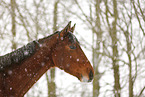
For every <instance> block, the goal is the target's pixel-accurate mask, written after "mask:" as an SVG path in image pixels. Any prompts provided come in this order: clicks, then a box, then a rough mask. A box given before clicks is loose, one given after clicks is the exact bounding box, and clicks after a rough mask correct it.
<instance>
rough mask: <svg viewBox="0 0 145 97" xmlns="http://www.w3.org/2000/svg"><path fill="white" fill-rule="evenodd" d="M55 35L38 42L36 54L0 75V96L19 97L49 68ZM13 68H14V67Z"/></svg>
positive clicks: (55, 40)
mask: <svg viewBox="0 0 145 97" xmlns="http://www.w3.org/2000/svg"><path fill="white" fill-rule="evenodd" d="M57 36H58V35H57V34H55V35H53V36H51V37H48V38H44V39H40V40H38V44H39V46H38V47H37V48H36V52H35V53H34V54H33V55H31V56H30V57H28V58H27V59H25V60H24V61H23V62H21V63H19V65H15V64H12V65H13V68H11V69H7V70H5V72H4V73H3V74H2V73H1V74H0V77H2V79H0V83H1V85H0V96H1V95H2V96H14V97H21V96H24V94H25V93H26V92H27V91H28V90H29V89H30V88H31V87H32V86H33V84H34V83H35V82H36V81H37V80H38V79H39V78H40V77H41V76H42V75H43V74H44V73H45V72H46V71H47V70H48V69H49V68H51V67H53V66H54V64H53V61H52V59H51V50H52V49H53V47H54V46H55V45H56V44H57ZM14 66H15V67H14Z"/></svg>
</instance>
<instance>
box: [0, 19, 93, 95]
mask: <svg viewBox="0 0 145 97" xmlns="http://www.w3.org/2000/svg"><path fill="white" fill-rule="evenodd" d="M74 27H75V26H73V27H72V28H71V22H69V23H68V25H67V26H66V27H65V28H64V29H63V30H62V31H57V32H56V33H54V34H52V35H50V36H48V37H45V38H42V39H40V40H38V41H33V42H31V43H28V44H27V45H26V46H23V47H22V48H19V49H17V50H16V51H14V52H11V53H9V54H6V55H4V56H0V97H22V96H24V94H25V93H26V92H27V91H28V90H29V89H30V88H31V87H32V86H33V84H34V83H35V82H36V81H37V80H38V79H39V78H40V77H41V76H42V75H43V74H44V73H45V72H46V71H47V70H48V69H50V68H51V67H58V68H60V69H62V70H64V71H65V72H67V73H69V74H72V75H74V76H76V77H77V78H78V79H79V80H80V81H85V82H86V81H87V82H90V81H91V80H92V79H93V75H94V70H93V68H92V66H91V64H90V62H89V61H88V59H87V57H86V56H85V54H84V53H83V51H82V49H81V48H80V45H79V42H78V40H77V39H76V37H75V36H74V35H73V34H72V33H73V31H74Z"/></svg>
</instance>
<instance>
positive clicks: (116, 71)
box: [110, 0, 121, 97]
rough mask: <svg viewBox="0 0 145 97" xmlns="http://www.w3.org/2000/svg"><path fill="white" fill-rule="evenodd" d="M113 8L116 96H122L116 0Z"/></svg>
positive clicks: (112, 32)
mask: <svg viewBox="0 0 145 97" xmlns="http://www.w3.org/2000/svg"><path fill="white" fill-rule="evenodd" d="M113 9H114V15H113V16H114V21H113V22H112V28H111V29H112V30H111V29H110V36H111V40H112V52H113V56H112V66H113V73H114V81H115V84H114V97H120V93H121V87H120V74H119V64H118V61H117V59H118V46H117V45H118V44H117V42H118V39H117V29H116V26H117V18H118V12H117V2H116V0H113Z"/></svg>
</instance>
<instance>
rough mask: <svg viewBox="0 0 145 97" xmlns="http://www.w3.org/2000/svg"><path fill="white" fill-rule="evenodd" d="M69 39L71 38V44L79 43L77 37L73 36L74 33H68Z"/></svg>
mask: <svg viewBox="0 0 145 97" xmlns="http://www.w3.org/2000/svg"><path fill="white" fill-rule="evenodd" d="M68 38H69V41H70V42H71V43H75V42H78V43H79V41H78V40H77V38H76V37H75V35H73V33H72V32H68Z"/></svg>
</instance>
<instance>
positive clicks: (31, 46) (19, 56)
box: [0, 41, 38, 70]
mask: <svg viewBox="0 0 145 97" xmlns="http://www.w3.org/2000/svg"><path fill="white" fill-rule="evenodd" d="M37 43H38V42H37V41H32V42H30V43H28V44H27V45H25V46H23V47H21V48H19V49H17V50H15V51H13V52H11V53H8V54H6V55H4V56H0V70H3V69H4V68H5V67H6V66H10V65H11V64H12V63H13V64H17V63H19V62H21V61H22V60H24V59H25V58H27V57H29V56H31V55H32V54H33V53H34V52H35V51H36V49H35V47H36V44H37Z"/></svg>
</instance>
